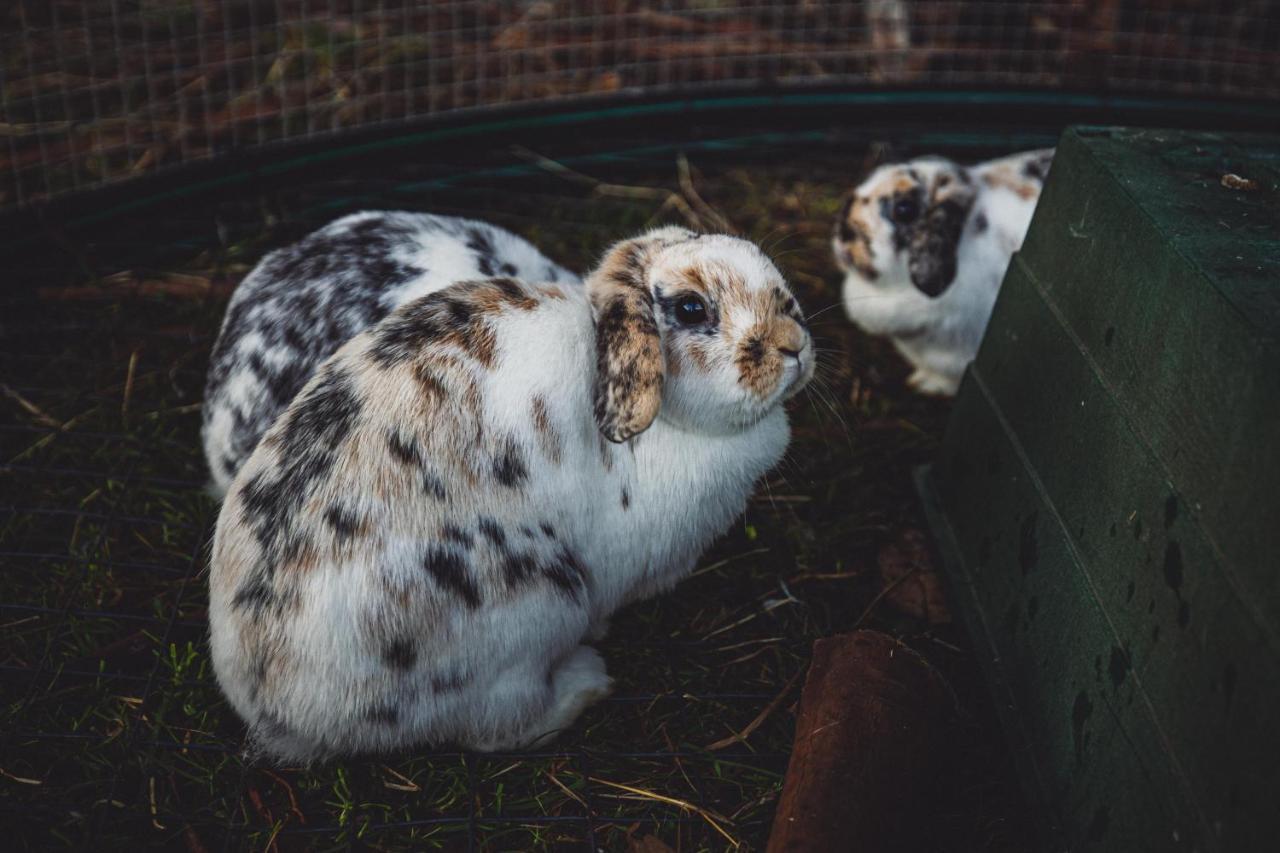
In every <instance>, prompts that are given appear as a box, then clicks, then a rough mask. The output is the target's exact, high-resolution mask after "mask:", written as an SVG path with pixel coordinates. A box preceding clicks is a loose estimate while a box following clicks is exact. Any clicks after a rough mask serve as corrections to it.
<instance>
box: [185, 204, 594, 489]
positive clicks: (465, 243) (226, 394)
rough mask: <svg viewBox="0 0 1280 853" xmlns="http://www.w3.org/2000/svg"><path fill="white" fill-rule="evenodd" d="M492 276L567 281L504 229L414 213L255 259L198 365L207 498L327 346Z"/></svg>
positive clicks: (346, 223)
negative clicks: (419, 301) (416, 303)
mask: <svg viewBox="0 0 1280 853" xmlns="http://www.w3.org/2000/svg"><path fill="white" fill-rule="evenodd" d="M495 275H507V276H515V277H518V278H527V279H529V280H532V281H551V282H557V281H559V282H566V283H573V284H576V283H577V282H578V277H577V276H576V275H574V274H573V273H571V272H569V271H567V270H565V269H564V268H562V267H560V266H558V265H556V264H554V263H552V262H551V261H550V260H548V259H547V258H545V257H543V255H542V254H541V253H540V252H539V251H538V250H537V249H535V248H534V247H533V246H531V245H530V244H529V243H527V242H526V241H524V240H522V239H521V238H519V237H517V236H516V235H514V234H512V233H510V232H508V231H504V230H503V229H501V228H498V227H496V226H494V225H489V224H488V223H485V222H477V221H475V220H471V219H459V218H456V217H451V216H434V215H431V214H426V213H406V212H382V211H366V212H364V213H355V214H351V215H350V216H344V217H343V218H342V219H339V220H337V221H335V222H331V223H329V224H328V225H326V226H325V227H324V228H321V229H320V230H318V231H316V232H314V233H312V234H310V235H308V236H307V237H306V238H304V239H303V240H301V241H300V242H298V243H296V244H295V245H292V246H289V247H287V248H284V249H280V250H278V251H275V252H272V253H271V254H269V255H267V256H266V257H265V258H263V259H262V261H261V262H260V263H259V264H258V266H257V267H256V268H254V270H253V272H251V273H250V274H249V275H248V277H246V278H245V280H244V281H243V282H241V283H240V286H239V287H237V288H236V292H235V293H234V294H233V295H232V297H231V303H230V305H229V306H228V307H227V316H226V318H225V319H224V320H223V323H222V331H221V332H220V333H219V335H218V340H217V343H216V344H214V348H213V355H212V356H211V358H210V362H209V377H208V380H207V382H206V385H205V395H204V411H203V419H204V424H203V438H204V453H205V459H206V461H207V462H208V464H209V473H210V475H211V477H212V480H211V483H210V488H211V491H212V492H213V493H214V494H215V495H217V496H218V497H221V496H222V495H223V494H225V493H226V491H227V487H228V486H229V485H230V484H231V478H232V477H234V476H235V473H236V471H238V470H239V469H240V466H241V465H242V464H244V461H245V460H246V459H247V458H249V454H250V453H252V452H253V449H254V448H255V447H257V446H258V440H259V439H260V438H262V434H263V433H264V432H266V431H267V427H269V426H271V424H272V422H273V421H275V419H276V417H277V416H278V415H279V414H280V413H281V412H282V411H284V409H285V407H286V406H288V405H289V403H290V402H291V401H292V400H293V398H294V396H295V395H296V394H297V393H298V391H299V389H301V388H302V386H303V385H305V384H306V382H307V380H309V379H310V378H311V377H312V375H314V374H315V371H316V368H317V367H318V366H319V364H320V362H322V361H324V360H325V359H326V358H328V357H329V356H331V355H333V353H334V352H335V351H336V350H337V349H338V347H340V346H342V345H343V344H344V343H346V342H347V341H349V340H351V338H352V337H353V336H355V335H356V334H357V333H359V332H362V331H364V330H365V329H367V328H368V327H369V326H372V325H373V324H374V323H376V322H378V321H379V320H381V319H382V318H383V317H385V316H386V315H387V314H389V313H391V311H392V310H394V309H395V308H396V307H397V306H399V305H403V304H404V303H405V302H408V301H410V300H412V299H416V298H418V297H419V296H424V295H426V294H428V293H432V292H434V291H436V290H439V289H440V288H442V287H445V286H447V285H450V284H452V283H453V282H455V281H465V280H468V279H477V278H488V277H490V276H495Z"/></svg>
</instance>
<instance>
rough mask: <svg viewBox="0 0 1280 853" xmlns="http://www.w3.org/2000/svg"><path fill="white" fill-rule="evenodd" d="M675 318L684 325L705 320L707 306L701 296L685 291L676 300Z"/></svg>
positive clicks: (691, 324)
mask: <svg viewBox="0 0 1280 853" xmlns="http://www.w3.org/2000/svg"><path fill="white" fill-rule="evenodd" d="M676 319H677V320H678V321H680V323H681V324H682V325H685V326H695V325H697V324H698V323H703V322H706V319H707V306H706V304H704V303H703V301H702V299H701V298H699V297H697V296H694V295H693V294H692V293H686V294H685V295H684V296H681V297H680V298H679V299H677V300H676Z"/></svg>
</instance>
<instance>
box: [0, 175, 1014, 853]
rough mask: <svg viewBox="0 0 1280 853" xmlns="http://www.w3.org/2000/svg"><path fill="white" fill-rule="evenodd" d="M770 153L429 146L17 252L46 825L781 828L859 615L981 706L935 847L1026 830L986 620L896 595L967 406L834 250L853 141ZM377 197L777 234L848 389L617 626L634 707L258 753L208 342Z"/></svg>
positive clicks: (592, 239)
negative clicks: (449, 743) (240, 286)
mask: <svg viewBox="0 0 1280 853" xmlns="http://www.w3.org/2000/svg"><path fill="white" fill-rule="evenodd" d="M503 156H506V157H517V158H518V159H520V160H521V161H522V162H526V163H528V162H534V163H535V164H536V163H537V162H538V161H537V160H536V159H534V160H533V161H531V160H530V158H529V157H528V156H527V152H523V153H522V152H516V153H514V154H512V153H507V154H504V155H503ZM766 162H767V161H766V160H764V159H761V160H759V161H758V162H734V161H732V160H731V159H730V160H726V161H717V164H716V166H715V167H714V168H712V167H711V166H709V165H708V164H706V163H702V162H698V161H697V158H695V162H694V163H693V164H692V165H690V164H689V163H688V162H687V161H684V160H682V159H679V158H675V157H661V158H659V157H657V156H656V155H655V156H654V157H653V158H650V159H649V160H644V161H630V162H625V163H620V164H615V165H614V166H611V167H610V171H609V172H608V173H605V172H602V171H599V170H597V171H594V172H592V171H591V170H589V169H585V168H584V169H582V170H581V171H580V172H579V173H578V174H576V175H568V174H564V173H562V172H557V171H556V170H555V169H544V168H541V167H539V168H535V169H534V170H533V171H532V173H531V174H530V175H528V176H526V177H524V178H518V179H516V178H503V179H502V181H503V182H502V183H501V184H499V183H497V182H496V181H491V182H486V181H488V180H489V179H486V178H483V177H481V178H477V179H475V180H473V181H469V182H467V181H463V182H454V183H452V184H451V185H449V186H448V187H447V188H444V189H437V190H428V191H415V192H414V193H405V192H403V191H402V188H403V186H404V185H405V184H406V182H411V181H412V179H413V178H415V177H416V176H415V175H414V174H413V169H412V168H408V169H407V171H405V172H403V173H396V174H387V170H386V169H385V168H383V169H381V171H379V170H378V169H377V168H376V167H375V170H374V172H373V173H372V174H370V173H365V174H361V175H336V176H330V177H329V178H327V179H325V180H323V181H312V182H309V183H307V184H305V185H293V186H283V187H275V188H263V189H261V190H259V191H257V192H256V193H254V194H245V195H242V196H239V197H235V198H229V199H222V200H218V201H216V202H211V203H210V204H209V205H208V206H207V207H206V206H204V205H202V204H200V203H196V202H191V203H187V204H185V205H184V206H183V207H182V208H178V209H175V210H170V211H160V212H156V213H152V214H142V215H138V216H135V217H132V218H129V219H120V220H116V221H113V222H111V223H108V224H106V225H101V226H97V227H96V230H95V231H93V232H92V233H86V234H74V235H71V236H65V235H63V236H56V232H53V233H55V236H54V237H51V238H50V240H51V242H50V243H48V244H46V245H44V246H43V247H42V248H41V250H40V251H39V252H38V254H37V255H36V256H35V260H33V261H31V262H30V263H29V264H27V265H25V266H15V267H13V268H14V269H21V270H24V272H23V274H22V278H24V279H25V281H23V282H21V284H22V285H23V286H22V287H21V288H19V289H17V290H14V291H11V295H10V296H8V297H6V298H5V301H4V302H3V305H2V306H0V316H3V317H5V318H6V319H5V320H4V321H3V326H0V333H2V335H3V340H2V346H0V349H2V350H3V352H2V353H0V381H2V382H3V383H4V387H3V388H2V389H0V390H2V391H3V395H0V396H2V397H3V402H2V403H0V407H2V408H0V411H3V412H4V417H3V420H2V421H0V560H2V561H3V564H4V570H3V572H0V648H2V649H3V652H0V686H2V690H3V693H2V694H0V697H2V704H0V709H2V710H0V713H2V714H3V726H2V728H3V731H4V733H5V734H4V740H3V748H2V752H0V809H3V815H4V816H3V818H0V820H3V823H4V825H6V827H7V828H8V829H9V832H10V834H11V837H12V838H13V839H16V840H17V846H18V847H23V846H26V847H32V848H46V847H59V846H65V847H91V848H94V849H112V848H116V847H122V846H131V847H136V846H138V845H141V844H146V845H148V846H168V847H176V848H185V849H188V850H193V851H199V850H212V849H215V848H224V849H226V848H231V849H241V848H253V849H292V848H305V849H317V850H323V849H330V848H336V847H350V846H353V845H357V844H358V845H360V846H370V847H374V848H377V849H387V850H399V849H404V850H421V849H444V850H461V849H478V850H494V851H497V850H529V849H546V848H560V847H568V846H573V845H581V844H582V843H584V842H589V843H591V844H593V845H594V846H595V847H597V848H602V849H606V850H630V849H638V848H640V847H641V846H642V845H652V844H654V843H656V842H654V841H653V839H657V840H658V841H660V842H661V843H663V844H665V845H667V846H668V847H670V848H671V849H673V850H680V851H695V850H727V849H740V850H751V849H760V848H762V847H763V844H764V841H765V839H766V838H767V833H768V825H769V821H770V819H771V816H772V811H773V807H774V804H775V801H776V797H777V794H778V791H779V790H780V786H781V783H782V775H783V773H784V771H785V768H786V762H787V757H788V751H789V748H790V741H791V734H792V729H793V726H794V702H795V700H796V699H797V697H798V695H799V691H798V689H797V685H798V683H799V679H800V678H801V677H802V673H803V671H804V668H805V666H806V662H807V659H808V654H809V649H810V645H811V643H812V641H813V640H814V639H815V638H818V637H822V636H827V635H830V634H833V633H837V632H841V631H847V630H850V629H852V628H855V627H858V626H859V625H862V626H867V627H875V628H879V629H881V630H886V631H890V632H892V633H894V634H896V635H898V636H901V637H902V638H903V639H904V640H906V641H907V642H909V643H910V644H911V645H913V646H914V647H916V648H917V649H919V650H920V651H921V652H922V653H923V654H925V655H926V657H928V658H929V659H930V660H931V661H932V662H933V663H934V664H935V665H936V666H938V667H939V668H940V669H941V670H942V671H944V672H945V673H946V674H947V675H948V676H949V678H950V679H951V681H952V683H953V686H954V687H955V688H956V691H957V694H958V696H959V698H960V704H961V713H960V714H959V716H958V718H957V721H956V724H955V725H956V732H955V737H954V740H955V742H956V744H957V755H956V756H955V757H952V758H948V759H947V760H946V761H945V762H943V763H942V764H941V765H940V769H939V772H940V773H943V774H944V775H945V778H946V784H945V785H944V788H945V789H946V790H945V792H944V794H943V795H942V796H940V797H939V799H938V800H937V801H936V802H930V803H925V804H922V805H921V809H922V820H924V821H927V822H928V825H929V826H930V834H931V838H933V839H934V840H935V843H934V845H933V849H937V850H1014V849H1019V850H1021V849H1026V848H1027V846H1028V835H1027V827H1026V826H1025V825H1023V823H1022V822H1021V819H1020V818H1019V816H1018V815H1019V814H1020V811H1021V805H1020V803H1019V801H1018V797H1017V794H1016V791H1015V790H1014V788H1013V787H1012V785H1011V783H1010V780H1009V773H1008V767H1007V758H1006V756H1005V754H1004V750H1003V746H1002V745H1001V744H1000V743H999V742H998V741H997V740H996V739H995V738H994V737H993V735H992V733H991V731H990V727H989V726H988V725H987V712H986V710H985V708H984V706H983V700H982V698H981V696H982V691H981V687H980V684H979V682H978V676H977V675H976V666H975V664H974V662H973V661H972V659H971V658H970V656H969V654H968V652H967V648H968V644H967V641H966V639H965V638H964V637H963V635H961V634H960V633H959V632H958V631H957V630H956V629H954V628H953V627H951V626H949V625H945V624H944V625H933V626H931V625H929V624H926V623H924V622H923V621H922V620H920V619H918V618H915V617H912V616H909V615H905V614H902V613H899V612H897V611H895V610H894V609H893V607H892V605H891V602H890V601H888V600H887V597H885V596H883V595H882V593H883V582H882V581H881V575H880V572H879V570H878V561H877V555H878V554H879V552H880V549H881V548H882V547H883V546H884V545H885V544H886V543H888V542H891V541H894V540H895V538H896V537H898V536H900V535H901V534H902V532H903V531H908V530H912V529H915V528H919V527H920V526H921V524H922V522H921V520H920V516H919V512H918V510H917V508H916V505H915V501H914V496H913V494H912V491H911V486H910V479H909V472H910V469H911V468H912V466H914V465H916V464H918V463H920V462H922V461H924V460H926V459H928V458H929V456H930V454H931V453H932V451H933V449H934V448H935V447H936V444H937V441H938V437H939V435H940V432H941V429H942V425H943V423H944V421H945V416H946V413H947V406H946V405H945V404H944V403H940V402H937V401H930V400H924V399H920V398H918V397H914V396H912V395H911V394H909V393H908V392H907V391H906V389H905V387H904V386H903V383H902V378H903V376H904V375H905V368H904V366H903V365H901V364H900V363H898V362H897V360H896V358H895V356H894V355H893V354H892V353H891V351H890V350H889V348H888V347H887V346H886V345H884V344H883V343H881V342H877V341H873V340H869V339H867V338H865V337H864V336H861V335H859V334H857V333H856V332H855V331H854V330H853V329H852V328H851V327H850V326H849V325H848V323H847V321H845V320H844V318H843V316H842V315H841V312H840V309H839V308H833V307H832V306H835V305H836V302H837V299H838V276H837V275H836V272H835V270H834V269H833V268H832V266H831V264H830V261H829V258H828V250H827V247H826V243H827V238H828V233H829V232H828V229H829V223H830V221H831V218H832V216H833V215H834V213H835V211H836V209H837V207H838V205H839V201H840V194H841V192H842V191H843V190H844V188H845V178H846V177H847V176H848V174H847V172H848V170H849V169H850V168H851V165H850V159H849V157H848V156H847V154H843V153H832V152H829V151H828V152H825V153H824V154H822V155H821V156H820V157H819V156H818V155H814V157H813V158H808V157H806V158H805V162H804V163H803V164H802V165H796V166H779V165H763V164H764V163H766ZM773 162H774V163H776V162H777V161H776V160H774V161H773ZM544 165H545V164H544ZM699 166H702V167H703V168H704V169H705V171H700V170H699V169H698V167H699ZM442 168H443V167H442ZM575 168H576V167H575ZM584 175H585V177H584ZM605 181H607V185H605V186H603V187H602V185H601V184H602V182H605ZM513 187H514V190H513ZM628 188H630V189H628ZM637 188H638V189H637ZM361 206H384V207H420V208H424V209H432V210H436V211H440V212H458V213H469V214H471V215H477V216H482V217H484V218H487V219H490V220H492V221H495V222H498V223H500V224H503V225H506V226H508V227H511V228H513V229H514V230H516V231H519V232H521V233H523V234H525V235H526V236H528V237H530V238H531V239H533V240H534V241H535V242H536V243H538V244H539V245H540V246H541V247H543V248H544V250H545V251H547V253H548V254H550V255H551V256H552V257H554V258H555V259H556V260H558V261H561V262H563V263H566V264H568V265H570V266H573V267H575V268H578V269H583V268H585V267H586V266H588V265H589V264H590V263H591V262H592V260H593V259H594V258H595V257H596V256H597V255H598V253H599V252H600V250H601V249H602V248H603V247H604V246H605V245H606V244H607V243H608V242H609V241H610V240H611V239H614V238H616V237H617V236H620V235H623V234H625V233H627V232H630V231H634V230H636V229H638V228H640V227H643V226H645V225H646V224H649V223H653V222H658V221H682V220H689V219H692V220H694V221H698V220H701V221H703V222H704V223H705V222H707V221H713V222H714V221H716V219H720V220H723V222H721V224H722V225H724V226H727V227H729V228H731V229H733V230H735V231H737V232H738V233H741V234H743V235H744V236H748V237H751V238H752V239H755V240H758V241H759V242H761V244H762V245H764V246H765V247H766V248H767V249H769V250H770V251H771V253H772V254H773V255H774V257H776V258H777V260H778V263H779V265H780V266H781V267H782V268H783V270H784V272H785V273H786V274H787V275H788V277H789V279H790V281H791V282H792V283H793V285H794V286H795V288H796V290H797V292H798V294H799V296H800V298H801V301H802V303H803V304H804V305H805V307H806V308H807V310H809V311H810V313H811V314H812V315H813V316H814V332H815V335H816V336H817V338H818V340H819V343H820V346H821V347H822V352H823V356H822V360H823V367H822V369H821V377H820V379H821V381H820V382H819V383H818V384H817V385H815V387H814V390H813V393H811V394H809V395H807V396H805V397H803V398H802V399H801V400H799V401H798V402H797V404H796V406H795V408H794V411H793V425H794V440H793V445H792V448H791V450H790V452H789V453H788V455H787V458H786V460H785V461H784V463H783V464H782V465H781V466H780V467H779V469H778V470H777V471H776V472H774V473H773V474H771V475H770V476H769V477H768V478H767V479H766V481H765V482H764V483H763V484H762V486H761V488H760V490H759V493H758V495H757V496H756V497H755V498H754V499H753V500H752V502H751V504H750V506H749V508H748V510H747V512H746V514H745V515H744V517H743V518H742V519H741V520H740V521H738V522H737V523H735V525H734V526H733V527H732V529H731V530H730V531H728V533H726V535H725V536H724V537H722V539H721V540H720V541H719V542H718V543H717V544H716V545H715V546H714V548H713V549H712V550H711V551H710V552H709V553H708V554H707V555H706V556H705V557H704V559H703V561H702V563H701V564H700V568H699V569H698V571H697V572H696V573H695V575H694V576H693V577H692V578H691V579H690V580H688V581H687V582H685V583H684V584H682V585H681V586H680V587H678V589H677V590H676V591H675V592H674V593H672V594H670V595H667V596H664V597H663V598H660V599H657V600H653V601H649V602H645V603H642V604H639V605H637V606H634V607H631V608H629V609H628V610H626V611H624V612H623V613H621V614H619V616H618V617H617V618H616V619H615V621H614V627H613V631H612V632H611V634H610V636H609V638H608V639H607V640H605V641H604V643H603V644H601V651H602V652H603V654H604V656H605V658H606V659H607V661H608V662H609V666H610V670H611V672H612V674H613V675H614V676H615V678H616V679H617V687H616V692H615V694H614V696H612V697H611V698H610V699H609V700H607V701H605V702H604V703H602V704H601V705H599V706H597V707H595V708H593V709H591V710H590V711H589V712H588V713H587V714H586V715H585V716H584V717H583V718H582V720H581V723H580V724H579V725H578V726H577V727H576V728H575V729H574V730H573V731H572V732H570V733H569V734H567V735H566V736H565V737H564V738H563V739H561V740H560V741H558V742H556V743H555V744H554V745H552V746H551V747H550V748H548V749H547V750H545V751H543V752H540V753H538V754H534V755H470V754H465V753H458V752H447V751H444V752H441V751H436V752H432V751H427V750H418V751H412V752H407V753H404V754H396V755H388V756H382V757H377V758H373V759H366V760H353V761H346V762H340V763H334V764H330V765H326V766H321V767H316V768H310V769H304V768H279V769H277V768H269V767H264V766H257V765H250V764H246V763H245V762H244V761H243V760H242V759H241V757H240V753H239V750H240V747H241V744H242V738H243V730H242V728H241V726H240V724H239V722H238V721H237V720H236V718H235V717H234V714H233V713H232V712H231V711H230V709H229V708H228V707H227V705H226V703H225V702H224V701H223V699H222V698H221V696H220V695H219V692H218V690H217V687H216V685H215V684H214V682H213V680H212V677H211V674H210V671H209V662H208V658H207V648H206V646H205V606H206V590H205V579H204V570H205V547H206V543H207V539H208V535H209V530H210V525H211V524H212V522H213V520H214V518H215V513H216V507H215V505H214V504H213V503H212V502H211V501H210V500H209V499H208V498H207V497H206V496H205V495H204V494H203V492H202V491H201V486H202V483H203V479H204V472H203V463H202V459H201V455H200V451H199V442H198V426H199V402H200V396H201V389H202V383H203V371H204V365H205V359H206V355H207V353H208V350H209V348H210V346H211V344H212V337H213V335H214V334H215V331H216V328H217V324H218V322H219V320H220V318H221V314H222V311H223V309H224V307H225V301H226V297H227V294H228V293H229V291H230V287H231V285H232V284H233V283H234V282H235V281H236V280H238V278H239V277H240V276H242V275H243V274H244V272H245V271H247V269H248V268H250V267H251V265H252V264H253V263H254V262H255V261H256V260H257V258H258V257H260V256H261V254H262V253H263V252H264V251H265V250H266V249H267V248H269V247H271V246H274V245H278V244H280V243H282V242H284V241H286V240H288V239H291V238H293V237H295V236H297V235H298V234H300V233H302V232H305V231H306V230H308V229H310V228H311V227H314V226H315V225H317V224H319V223H320V222H322V221H324V220H325V219H328V218H332V217H335V216H337V215H339V214H340V213H342V212H344V210H346V209H351V208H356V207H361ZM54 240H56V242H52V241H54ZM156 282H161V283H165V282H167V284H164V285H163V286H157V285H156V284H155V283H156ZM175 282H176V284H175ZM148 283H149V284H148ZM644 849H650V850H652V849H655V848H654V847H652V846H649V847H645V848H644ZM656 849H662V848H661V847H658V848H656Z"/></svg>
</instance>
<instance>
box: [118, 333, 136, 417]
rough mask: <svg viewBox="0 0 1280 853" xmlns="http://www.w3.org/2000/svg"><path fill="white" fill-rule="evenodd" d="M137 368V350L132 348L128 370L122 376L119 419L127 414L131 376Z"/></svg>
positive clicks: (131, 383)
mask: <svg viewBox="0 0 1280 853" xmlns="http://www.w3.org/2000/svg"><path fill="white" fill-rule="evenodd" d="M137 370H138V351H137V350H134V351H133V353H132V354H130V356H129V370H128V372H127V373H125V377H124V399H123V400H122V401H121V403H120V419H121V420H124V419H125V418H127V417H128V416H129V398H130V397H132V396H133V377H134V374H135V373H137Z"/></svg>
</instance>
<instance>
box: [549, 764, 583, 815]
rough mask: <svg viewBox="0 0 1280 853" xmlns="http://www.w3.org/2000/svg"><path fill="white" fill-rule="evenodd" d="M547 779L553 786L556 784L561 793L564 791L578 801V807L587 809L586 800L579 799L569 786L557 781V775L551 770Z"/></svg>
mask: <svg viewBox="0 0 1280 853" xmlns="http://www.w3.org/2000/svg"><path fill="white" fill-rule="evenodd" d="M547 778H548V779H550V780H551V782H552V784H554V785H555V786H556V787H557V788H559V789H560V790H561V791H564V792H565V793H566V794H568V795H569V797H570V798H571V799H573V800H576V801H577V802H578V805H580V806H582V807H583V808H584V809H585V808H586V807H587V802H586V800H584V799H582V797H579V796H578V795H577V794H575V793H574V792H573V791H572V790H571V789H570V788H569V786H568V785H566V784H565V783H563V782H561V781H560V780H559V779H557V778H556V774H554V773H552V772H551V771H550V770H548V771H547Z"/></svg>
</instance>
